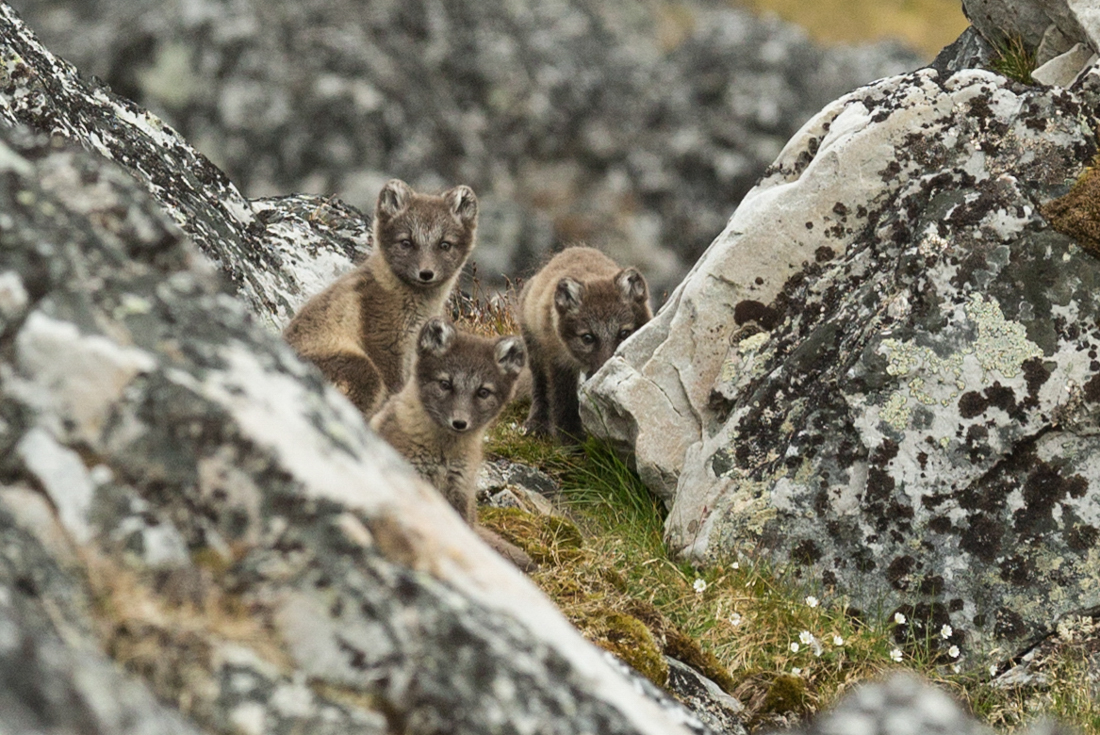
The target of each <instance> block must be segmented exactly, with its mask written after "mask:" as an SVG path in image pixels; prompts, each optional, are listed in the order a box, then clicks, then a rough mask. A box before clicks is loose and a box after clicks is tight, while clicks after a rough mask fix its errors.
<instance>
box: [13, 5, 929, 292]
mask: <svg viewBox="0 0 1100 735" xmlns="http://www.w3.org/2000/svg"><path fill="white" fill-rule="evenodd" d="M12 4H13V5H14V6H15V7H16V8H17V9H18V10H19V11H20V12H21V13H23V14H24V17H25V18H26V20H27V21H28V24H29V25H30V26H31V27H32V28H33V29H34V30H35V31H36V32H38V33H39V34H40V35H41V37H42V38H43V40H44V41H45V42H46V44H47V45H48V46H49V48H50V49H51V50H53V51H55V52H56V53H58V54H59V55H61V56H63V57H64V58H66V59H68V60H69V61H71V62H73V63H74V64H76V65H77V66H78V67H79V68H80V69H81V70H82V71H83V72H85V73H87V74H95V75H96V76H98V77H100V78H102V79H104V80H105V81H106V82H107V83H108V84H110V85H111V87H112V88H113V89H114V90H115V91H116V92H119V93H120V94H123V95H125V96H127V97H129V98H131V99H133V100H135V101H137V102H138V103H140V104H142V105H143V106H145V107H147V108H149V109H150V110H153V111H155V112H157V113H158V114H159V115H160V116H161V117H163V118H164V119H165V120H167V121H168V122H169V123H170V124H171V125H172V126H173V127H175V129H177V130H179V131H180V132H181V133H182V134H183V135H184V136H185V137H186V138H187V139H188V140H189V141H191V142H192V143H195V144H197V145H198V146H199V147H200V148H201V149H202V150H203V151H205V152H207V153H208V154H209V155H210V156H211V158H212V159H213V160H215V161H216V162H217V163H218V165H219V166H220V167H221V168H222V169H223V170H224V171H225V172H226V173H227V174H228V175H229V178H230V179H231V180H232V181H233V182H235V183H236V184H237V185H239V186H240V187H241V188H242V189H243V190H244V191H245V192H246V193H247V194H248V195H249V196H270V195H272V194H278V193H283V192H291V191H300V192H313V193H317V194H330V193H335V194H337V195H338V196H339V197H340V198H341V199H343V200H344V201H348V202H352V203H354V204H356V205H358V206H361V207H364V208H366V209H372V208H373V202H374V199H375V197H376V196H377V194H378V191H379V189H380V188H381V187H382V185H383V184H384V182H385V181H386V180H387V179H389V178H391V177H393V176H397V177H400V178H403V179H405V180H407V181H409V182H410V183H411V184H413V185H414V187H416V188H418V189H419V188H423V189H439V188H446V187H448V186H451V185H453V184H455V183H460V182H461V183H466V184H469V185H471V186H473V187H474V190H475V191H476V192H477V194H478V198H479V202H480V205H481V222H480V226H479V241H480V244H479V246H478V250H477V251H476V252H475V253H474V255H473V258H474V260H475V261H476V262H477V263H478V264H479V269H478V272H479V275H480V277H481V278H483V279H493V280H496V279H499V276H500V274H505V275H507V276H508V277H510V278H513V279H514V278H515V277H516V276H517V275H528V271H529V270H531V269H533V268H535V267H537V264H538V263H539V262H540V261H541V260H542V259H543V257H544V256H545V254H546V253H547V252H548V250H549V249H550V247H552V246H555V245H557V244H559V243H563V242H570V241H574V240H578V239H585V240H591V241H592V244H595V245H601V246H603V247H605V248H607V249H608V251H609V252H611V253H612V254H613V255H614V256H615V257H616V258H617V259H618V260H620V261H622V262H629V263H632V264H634V265H637V266H639V267H640V268H641V269H642V270H643V271H644V272H645V273H646V275H647V277H648V278H649V280H650V283H651V285H652V287H653V291H654V293H656V294H658V295H659V294H661V293H662V291H666V290H671V289H672V287H673V286H675V284H676V283H677V282H678V281H679V279H680V277H681V276H682V275H683V273H684V272H686V270H687V268H688V267H689V266H690V264H691V263H692V262H694V260H695V258H696V257H697V256H698V255H699V253H701V252H702V250H703V249H704V248H705V247H706V245H707V244H708V243H709V242H710V241H711V240H712V239H713V238H714V236H715V235H716V234H717V233H718V232H720V231H721V229H722V227H723V225H724V224H725V221H726V218H727V217H728V216H729V213H730V212H731V211H732V210H733V208H734V206H735V205H736V203H737V202H738V201H739V200H740V198H741V197H742V196H743V195H744V194H745V192H747V191H748V190H749V189H750V188H751V187H752V185H753V184H754V182H755V181H756V179H757V178H758V177H759V176H760V174H761V172H762V171H763V170H764V168H765V167H766V166H767V165H768V163H770V162H771V161H772V160H773V159H774V158H775V155H776V154H777V153H778V152H779V150H780V149H781V148H782V147H783V144H784V142H785V141H786V140H787V139H788V138H789V137H790V136H791V135H792V134H793V133H794V132H795V131H796V130H797V129H798V127H799V126H800V125H801V124H802V123H803V122H804V121H805V120H806V119H808V118H809V117H810V116H811V115H812V114H814V113H815V112H816V111H817V110H818V109H820V108H821V106H822V105H824V104H825V103H827V102H829V101H830V100H832V99H835V98H836V97H837V96H838V95H840V94H843V93H844V92H847V91H849V90H851V89H853V88H855V87H857V86H859V85H860V84H863V83H866V82H868V81H870V80H872V79H876V78H878V77H882V76H886V75H889V74H895V73H899V72H902V71H907V70H909V69H912V68H915V67H916V66H917V65H918V64H919V60H918V59H917V58H916V57H915V56H914V55H912V54H911V53H909V52H907V51H904V50H902V49H900V48H898V47H895V46H889V45H876V46H862V47H852V48H822V47H819V46H817V45H815V44H813V43H812V42H810V41H809V40H808V39H807V38H806V36H805V34H803V33H802V32H801V31H800V30H798V29H796V28H795V27H793V26H791V25H788V24H785V23H782V22H779V21H777V20H774V19H772V20H761V19H758V18H755V17H753V16H752V15H750V14H748V13H746V12H744V11H742V10H738V9H735V8H732V7H731V6H730V4H729V3H727V2H725V1H724V0H703V1H699V2H696V1H693V2H690V3H675V4H672V3H638V2H635V1H634V0H524V1H522V2H513V1H512V0H479V1H478V2H467V0H442V1H439V0H401V1H399V2H394V1H392V0H382V1H379V2H371V3H370V6H369V12H368V11H367V10H366V9H365V8H364V6H363V4H362V3H361V2H358V1H357V0H310V2H308V3H306V2H300V1H299V0H244V1H240V2H193V1H192V0H167V1H165V0H95V2H89V0H15V1H14V2H13V3H12Z"/></svg>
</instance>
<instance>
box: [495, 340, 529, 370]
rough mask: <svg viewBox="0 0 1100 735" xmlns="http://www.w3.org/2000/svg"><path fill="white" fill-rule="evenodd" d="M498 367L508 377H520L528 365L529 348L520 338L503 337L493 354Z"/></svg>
mask: <svg viewBox="0 0 1100 735" xmlns="http://www.w3.org/2000/svg"><path fill="white" fill-rule="evenodd" d="M493 355H494V357H496V361H497V365H498V366H499V367H500V369H501V370H502V371H504V373H506V374H508V375H519V372H520V371H521V370H523V366H524V365H526V364H527V348H526V347H524V346H523V340H522V339H520V338H519V337H501V338H500V339H498V340H497V344H496V349H495V350H494V352H493Z"/></svg>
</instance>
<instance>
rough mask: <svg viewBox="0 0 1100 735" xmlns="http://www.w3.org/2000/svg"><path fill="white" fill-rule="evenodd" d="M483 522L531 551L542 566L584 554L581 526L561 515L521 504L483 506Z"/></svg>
mask: <svg viewBox="0 0 1100 735" xmlns="http://www.w3.org/2000/svg"><path fill="white" fill-rule="evenodd" d="M478 517H479V518H480V520H481V523H482V524H483V525H484V526H485V527H486V528H489V529H492V530H493V531H496V532H497V533H499V534H500V535H501V536H502V537H504V538H505V539H506V540H507V541H511V542H512V543H513V544H515V545H516V546H518V547H520V548H521V549H523V550H524V551H526V552H527V553H528V555H530V557H531V558H532V559H534V560H535V562H537V563H538V564H539V566H545V565H551V566H557V565H559V564H562V563H566V562H568V561H574V560H576V559H577V558H578V557H579V556H580V555H581V548H582V547H583V546H584V539H583V538H582V537H581V532H580V530H579V529H578V528H577V527H576V526H575V525H574V524H573V523H572V522H571V521H569V520H567V519H565V518H562V517H560V516H546V515H536V514H534V513H528V512H526V511H522V510H519V509H518V508H481V509H479V511H478Z"/></svg>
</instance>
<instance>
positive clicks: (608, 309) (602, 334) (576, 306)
mask: <svg viewBox="0 0 1100 735" xmlns="http://www.w3.org/2000/svg"><path fill="white" fill-rule="evenodd" d="M554 309H555V310H556V311H557V315H558V318H557V319H556V322H557V330H558V336H559V337H560V338H561V341H562V342H564V343H565V346H566V347H567V348H568V350H569V353H570V354H571V355H572V356H573V359H575V360H576V361H577V362H579V363H580V364H581V369H582V370H583V371H584V373H585V375H586V376H589V377H591V376H592V374H593V373H595V372H596V371H597V370H599V369H600V366H601V365H603V364H604V363H605V362H607V359H608V358H609V357H611V353H613V352H614V351H615V348H616V347H618V346H619V345H620V344H622V341H623V340H624V339H626V338H627V337H629V336H630V335H632V334H634V330H636V329H638V327H640V326H642V325H643V324H645V323H646V322H648V321H649V320H650V318H651V317H652V316H653V312H651V311H650V310H649V286H648V285H646V282H645V277H644V276H642V274H641V273H639V272H638V271H637V270H636V269H634V268H624V269H623V270H621V271H619V272H618V273H616V274H615V276H614V277H612V278H609V279H601V280H591V281H587V282H581V281H578V280H577V279H575V278H572V277H570V276H565V277H564V278H562V279H561V280H559V281H558V285H557V287H556V288H555V289H554Z"/></svg>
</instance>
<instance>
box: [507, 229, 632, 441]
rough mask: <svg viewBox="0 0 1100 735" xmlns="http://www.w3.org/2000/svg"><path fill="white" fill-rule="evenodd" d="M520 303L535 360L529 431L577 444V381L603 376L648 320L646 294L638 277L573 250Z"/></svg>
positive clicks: (592, 253)
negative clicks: (603, 367) (599, 373)
mask: <svg viewBox="0 0 1100 735" xmlns="http://www.w3.org/2000/svg"><path fill="white" fill-rule="evenodd" d="M519 300H520V305H519V321H520V327H521V328H522V330H523V339H524V341H525V342H526V343H527V352H528V354H529V355H530V359H531V378H532V386H531V392H532V396H531V413H530V415H528V417H527V423H526V428H527V430H528V431H529V432H531V433H534V434H549V433H551V432H552V433H554V434H555V435H556V436H557V437H558V438H559V439H561V440H563V441H580V440H581V439H582V438H583V437H584V429H583V428H582V426H581V418H580V411H579V406H578V402H577V381H578V379H579V377H580V374H581V373H582V372H583V373H585V375H586V376H591V375H592V374H593V373H595V372H596V371H597V370H599V369H600V366H601V365H603V364H604V363H605V362H607V358H609V357H611V353H613V352H614V351H615V348H616V347H618V346H619V344H620V343H621V342H622V341H623V340H624V339H626V338H627V337H629V336H630V335H631V334H633V333H634V330H636V329H637V328H638V327H640V326H642V325H643V324H645V323H646V322H648V321H649V320H650V318H651V317H652V316H653V312H652V311H650V308H649V286H648V285H647V284H646V281H645V278H644V277H643V276H642V274H641V273H639V272H638V271H637V270H636V269H634V268H620V267H619V266H618V265H616V264H615V261H613V260H611V258H609V257H607V256H606V255H604V254H603V253H601V252H600V251H599V250H596V249H594V248H588V247H571V248H566V249H565V250H563V251H561V252H560V253H558V254H557V255H555V256H554V257H553V258H552V259H551V260H550V262H549V263H547V264H546V265H545V266H543V268H542V270H540V271H539V272H538V273H536V274H535V276H534V277H533V278H532V279H531V280H530V281H528V282H527V285H526V286H524V288H523V291H522V292H521V293H520V297H519Z"/></svg>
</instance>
